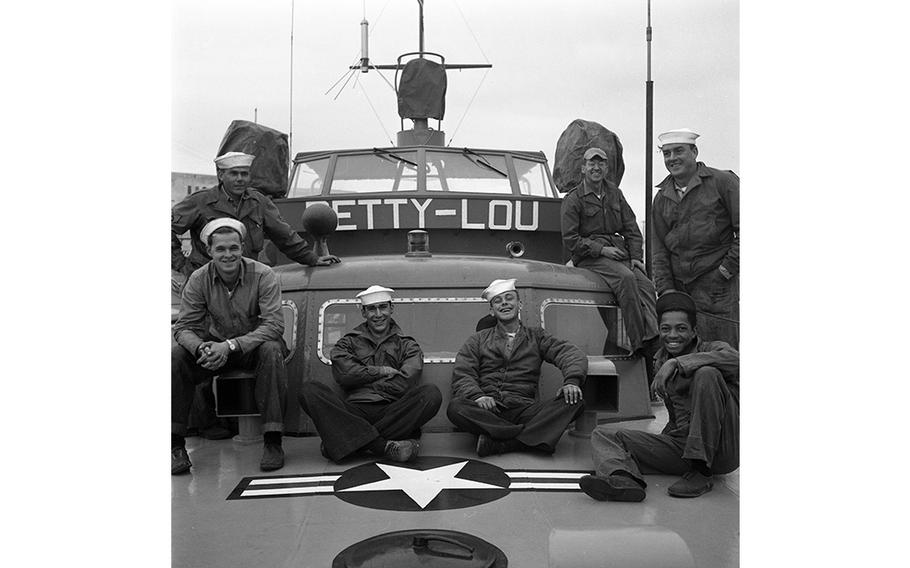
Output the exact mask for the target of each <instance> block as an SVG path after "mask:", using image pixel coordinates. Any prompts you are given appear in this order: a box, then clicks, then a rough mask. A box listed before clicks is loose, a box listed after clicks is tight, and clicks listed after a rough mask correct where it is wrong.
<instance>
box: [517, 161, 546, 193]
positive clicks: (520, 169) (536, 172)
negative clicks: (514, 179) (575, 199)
mask: <svg viewBox="0 0 910 568" xmlns="http://www.w3.org/2000/svg"><path fill="white" fill-rule="evenodd" d="M512 161H513V163H514V164H515V173H516V174H518V191H519V193H521V194H522V195H530V196H532V197H556V194H555V193H554V192H553V190H552V189H550V179H549V177H548V176H547V170H546V168H544V166H543V164H541V163H540V162H532V161H530V160H522V159H520V158H513V160H512Z"/></svg>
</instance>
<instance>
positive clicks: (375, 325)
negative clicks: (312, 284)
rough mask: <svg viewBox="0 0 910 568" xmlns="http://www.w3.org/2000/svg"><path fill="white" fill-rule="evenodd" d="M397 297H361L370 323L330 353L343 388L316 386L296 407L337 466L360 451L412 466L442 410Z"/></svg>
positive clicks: (377, 291) (373, 292)
mask: <svg viewBox="0 0 910 568" xmlns="http://www.w3.org/2000/svg"><path fill="white" fill-rule="evenodd" d="M393 292H394V290H392V289H391V288H386V287H384V286H370V287H369V288H367V289H366V290H364V291H362V292H360V293H359V294H357V298H358V299H359V300H360V313H361V315H363V318H364V320H365V321H364V322H363V323H361V324H360V325H358V326H357V327H355V328H354V329H353V331H351V332H350V333H348V334H347V335H345V336H344V337H342V338H341V339H340V340H339V341H338V343H336V344H335V346H334V347H333V348H332V351H331V354H330V355H331V359H332V376H333V377H334V378H335V382H336V383H337V385H338V387H339V388H338V389H333V388H332V387H331V386H329V385H327V384H324V383H321V382H319V381H314V380H311V381H305V382H304V383H303V386H302V387H301V393H300V396H299V397H298V401H299V402H300V405H301V407H303V410H304V411H305V412H306V413H307V414H308V415H309V416H310V418H312V420H313V423H314V424H315V426H316V430H317V431H318V432H319V435H320V436H321V437H322V448H321V449H322V454H323V455H324V456H325V457H327V458H329V459H331V460H333V461H335V462H340V461H341V460H343V459H344V458H346V457H347V456H349V455H351V454H354V453H355V452H358V451H365V452H367V453H370V454H373V455H376V456H382V457H385V458H387V459H389V460H392V461H396V462H406V461H410V460H413V459H414V458H416V457H417V455H418V453H419V450H420V443H419V441H418V439H419V438H420V428H421V426H423V425H424V424H426V423H427V422H428V421H429V420H430V419H431V418H433V416H435V415H436V412H437V411H438V410H439V406H440V405H441V404H442V393H440V392H439V388H437V387H436V386H435V385H430V384H420V375H421V372H422V371H423V352H422V351H421V349H420V346H419V345H418V344H417V342H416V341H415V340H414V338H412V337H409V336H407V335H404V334H403V333H402V331H401V328H399V327H398V324H397V323H395V320H394V319H392V313H393V312H394V311H395V307H394V305H393V304H392V293H393ZM339 392H340V393H341V394H339Z"/></svg>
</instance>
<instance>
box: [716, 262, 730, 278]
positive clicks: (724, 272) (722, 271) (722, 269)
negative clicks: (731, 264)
mask: <svg viewBox="0 0 910 568" xmlns="http://www.w3.org/2000/svg"><path fill="white" fill-rule="evenodd" d="M717 269H718V270H720V274H721V276H723V277H724V278H725V279H727V280H729V279H731V278H733V273H731V272H730V271H729V270H727V267H726V266H724V265H723V264H721V265H720V266H718V267H717Z"/></svg>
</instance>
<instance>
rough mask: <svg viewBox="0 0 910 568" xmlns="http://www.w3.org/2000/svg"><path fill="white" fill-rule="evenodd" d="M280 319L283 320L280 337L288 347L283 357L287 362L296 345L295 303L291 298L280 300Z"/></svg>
mask: <svg viewBox="0 0 910 568" xmlns="http://www.w3.org/2000/svg"><path fill="white" fill-rule="evenodd" d="M281 319H282V320H283V322H284V334H283V335H282V339H284V344H285V345H286V346H287V348H288V355H287V357H285V358H284V360H285V362H287V361H290V360H291V357H293V355H294V348H295V347H296V346H297V304H295V303H294V302H293V301H291V300H281Z"/></svg>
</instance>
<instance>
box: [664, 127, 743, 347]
mask: <svg viewBox="0 0 910 568" xmlns="http://www.w3.org/2000/svg"><path fill="white" fill-rule="evenodd" d="M698 137H699V135H698V134H697V133H696V132H693V131H692V130H689V129H688V128H680V129H678V130H670V131H668V132H664V133H662V134H660V135H659V136H658V137H657V138H658V141H659V144H660V151H661V153H663V157H664V165H665V166H666V167H667V171H669V172H670V175H668V176H667V177H666V179H664V180H663V181H662V182H660V184H659V185H658V186H657V187H658V188H660V191H659V192H658V193H657V196H656V197H655V198H654V207H653V209H652V211H651V228H652V231H653V233H652V235H653V237H654V238H653V239H652V241H653V243H654V251H653V255H652V259H653V277H654V285H655V287H656V288H657V293H658V295H660V294H664V293H665V292H667V291H670V290H679V291H682V292H687V293H688V294H690V295H691V296H692V299H693V300H694V301H695V305H696V306H698V329H699V333H700V334H701V336H702V337H704V338H705V339H717V340H721V341H726V342H727V343H729V344H730V345H731V346H733V347H736V348H738V347H739V177H737V175H736V174H735V173H733V172H732V171H722V170H717V169H714V168H709V167H708V166H706V165H705V164H704V163H703V162H699V161H697V158H698V147H697V146H696V145H695V140H696V139H697V138H698Z"/></svg>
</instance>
